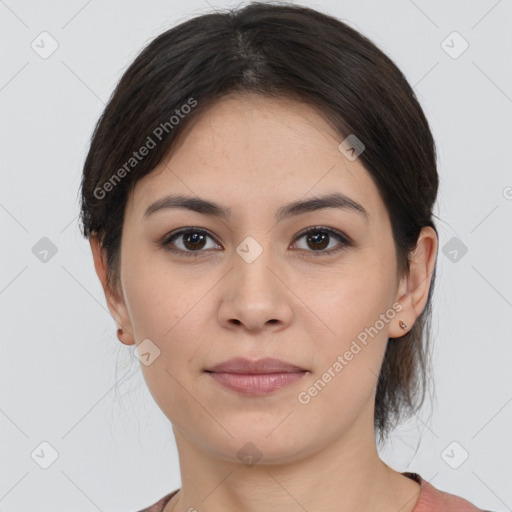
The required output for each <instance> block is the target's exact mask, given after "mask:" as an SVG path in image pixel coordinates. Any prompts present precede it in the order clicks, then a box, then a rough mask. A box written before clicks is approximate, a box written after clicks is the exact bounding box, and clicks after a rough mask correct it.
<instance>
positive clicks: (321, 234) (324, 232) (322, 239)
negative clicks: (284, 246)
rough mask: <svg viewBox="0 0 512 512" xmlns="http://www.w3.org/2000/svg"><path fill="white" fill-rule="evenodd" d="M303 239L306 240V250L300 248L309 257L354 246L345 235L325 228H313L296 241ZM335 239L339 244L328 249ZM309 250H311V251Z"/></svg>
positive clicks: (299, 236)
mask: <svg viewBox="0 0 512 512" xmlns="http://www.w3.org/2000/svg"><path fill="white" fill-rule="evenodd" d="M301 238H305V243H306V248H301V247H299V249H301V250H305V251H306V252H307V253H308V256H313V257H316V256H321V255H326V254H332V253H335V252H338V251H340V250H341V249H343V248H344V247H352V246H353V243H352V241H351V240H350V239H349V238H348V237H347V236H345V235H344V234H343V233H340V232H339V231H336V230H334V229H331V228H327V227H325V226H313V227H311V228H308V229H307V230H305V231H303V232H302V233H300V234H299V235H298V236H297V238H296V239H295V240H300V239H301ZM333 238H334V239H336V240H338V244H336V245H334V248H332V246H331V248H330V249H327V248H328V247H329V246H330V244H331V242H332V239H333ZM295 245H296V244H295ZM308 248H311V250H309V249H308ZM326 249H327V250H326Z"/></svg>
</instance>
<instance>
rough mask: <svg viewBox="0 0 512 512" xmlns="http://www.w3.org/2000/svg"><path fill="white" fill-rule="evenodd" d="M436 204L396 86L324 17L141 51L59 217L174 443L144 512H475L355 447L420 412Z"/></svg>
mask: <svg viewBox="0 0 512 512" xmlns="http://www.w3.org/2000/svg"><path fill="white" fill-rule="evenodd" d="M437 189H438V175H437V169H436V155H435V145H434V141H433V138H432V135H431V132H430V129H429V126H428V123H427V120H426V118H425V116H424V113H423V111H422V109H421V107H420V105H419V103H418V101H417V99H416V98H415V95H414V93H413V91H412V89H411V88H410V86H409V84H408V83H407V81H406V79H405V78H404V76H403V74H402V73H401V72H400V71H399V70H398V69H397V67H396V66H395V65H394V64H393V62H392V61H391V60H390V59H389V58H388V57H387V56H385V55H384V54H383V53H382V52H381V51H380V50H379V49H378V48H376V46H375V45H374V44H373V43H372V42H370V41H369V40H368V39H366V38H365V37H363V36H362V35H361V34H359V33H358V32H356V31H355V30H353V29H351V28H350V27H348V26H347V25H345V24H343V23H342V22H340V21H338V20H336V19H334V18H332V17H329V16H326V15H324V14H321V13H319V12H317V11H314V10H312V9H308V8H305V7H297V6H292V5H268V4H261V3H253V4H250V5H248V6H247V7H245V8H243V9H241V10H233V11H231V12H227V13H214V14H208V15H203V16H199V17H196V18H194V19H191V20H189V21H187V22H184V23H182V24H180V25H179V26H177V27H175V28H173V29H171V30H169V31H167V32H165V33H163V34H161V35H160V36H159V37H157V38H156V39H155V40H154V41H153V42H151V44H149V45H148V46H147V48H145V49H144V50H143V51H142V53H141V54H140V55H139V56H138V57H137V59H136V60H135V61H134V62H133V64H132V65H131V66H130V67H129V69H128V70H127V71H126V72H125V74H124V76H123V77H122V79H121V80H120V82H119V84H118V86H117V88H116V90H115V92H114V94H113V96H112V98H111V99H110V102H109V104H108V105H107V107H106V109H105V111H104V113H103V115H102V117H101V119H100V121H99V122H98V125H97V126H96V129H95V132H94V135H93V138H92V143H91V147H90V151H89V153H88V155H87V159H86V162H85V166H84V173H83V180H82V187H81V192H82V216H81V220H82V224H83V232H84V236H86V237H88V238H89V240H90V244H91V249H92V252H93V258H94V264H95V268H96V271H97V274H98V277H99V279H100V280H101V283H102V285H103V288H104V291H105V296H106V299H107V302H108V306H109V309H110V311H111V313H112V315H113V317H114V318H115V320H116V322H117V324H118V326H119V328H118V331H117V334H118V337H119V339H120V341H121V342H122V343H124V344H126V345H135V347H136V354H137V357H139V359H140V361H141V363H142V365H141V368H142V371H143V374H144V378H145V381H146V382H147V384H148V387H149V389H150V391H151V393H152V396H153V397H154V399H155V401H156V402H157V404H158V405H159V407H160V408H161V409H162V411H163V413H164V414H165V415H166V416H167V417H168V418H169V420H170V421H171V423H172V426H173V431H174V434H175V437H176V443H177V447H178V452H179V460H180V470H181V480H182V487H181V489H179V490H176V491H174V492H173V493H170V494H168V495H167V496H165V497H164V498H162V499H161V500H160V501H159V502H157V503H155V504H154V505H153V506H151V507H149V508H146V509H145V510H146V511H151V512H161V511H163V512H170V511H185V510H188V511H193V510H200V511H206V510H209V511H231V510H244V511H251V510H255V511H256V510H258V511H280V510H287V511H289V510H307V511H313V510H315V511H326V512H327V511H337V512H340V511H341V512H345V511H346V512H348V511H354V510H377V509H378V510H379V511H381V512H397V511H401V512H426V511H427V510H428V511H431V512H433V511H440V510H442V511H443V512H449V511H457V512H470V511H478V510H480V509H478V508H477V507H476V506H474V505H472V504H471V503H469V502H468V501H466V500H464V499H462V498H459V497H455V496H453V495H451V494H448V493H445V492H441V491H439V490H437V489H435V488H434V487H433V486H432V485H430V484H428V483H427V482H426V480H424V479H422V478H421V477H420V476H419V475H418V474H416V473H400V472H397V471H395V470H393V469H392V468H391V467H389V466H388V465H386V464H385V463H384V462H383V461H382V460H381V459H380V457H379V455H378V452H377V446H376V434H378V439H379V440H380V441H383V440H385V439H386V436H387V435H388V434H389V432H390V431H391V430H392V428H393V427H394V426H396V425H397V424H398V423H399V422H400V421H401V420H402V419H403V418H405V417H408V416H409V415H410V414H412V412H414V411H416V410H417V409H418V408H419V407H420V405H421V403H422V401H423V398H424V394H425V384H426V376H427V374H428V372H427V368H428V366H427V363H428V359H427V357H426V356H427V353H428V342H429V321H430V315H431V296H432V290H433V285H434V278H435V266H436V257H437V249H438V237H437V230H436V227H435V225H434V222H433V219H432V217H433V215H432V208H433V205H434V202H435V200H436V195H437Z"/></svg>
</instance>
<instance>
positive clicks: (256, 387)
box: [205, 358, 308, 395]
mask: <svg viewBox="0 0 512 512" xmlns="http://www.w3.org/2000/svg"><path fill="white" fill-rule="evenodd" d="M205 372H206V373H208V374H209V375H210V376H211V378H212V379H213V380H215V381H216V382H217V383H218V384H220V385H221V386H223V387H225V388H227V389H230V390H231V391H235V392H238V393H241V394H244V395H263V394H267V393H272V392H273V391H276V390H278V389H280V388H283V387H285V386H288V385H290V384H292V383H294V382H296V381H297V380H299V379H301V378H302V377H303V376H304V375H305V374H306V373H308V370H306V369H305V368H301V367H299V366H296V365H294V364H291V363H287V362H286V361H281V360H280V359H272V358H263V359H258V360H255V361H251V360H249V359H243V358H235V359H230V360H229V361H225V362H223V363H220V364H218V365H216V366H214V367H213V368H210V369H207V370H205Z"/></svg>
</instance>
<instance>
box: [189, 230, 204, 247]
mask: <svg viewBox="0 0 512 512" xmlns="http://www.w3.org/2000/svg"><path fill="white" fill-rule="evenodd" d="M186 239H187V241H186V243H185V245H187V244H188V243H189V240H191V244H192V246H193V247H192V249H197V247H195V245H196V244H197V243H199V242H201V241H202V239H204V236H203V235H202V234H201V233H193V234H191V235H188V236H187V237H186ZM188 248H189V249H190V247H188Z"/></svg>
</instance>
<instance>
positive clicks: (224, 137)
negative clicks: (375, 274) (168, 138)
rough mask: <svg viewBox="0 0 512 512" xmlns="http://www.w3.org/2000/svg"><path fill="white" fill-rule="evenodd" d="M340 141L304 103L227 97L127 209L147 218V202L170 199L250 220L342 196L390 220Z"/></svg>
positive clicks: (365, 174) (148, 179) (370, 182)
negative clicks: (209, 204)
mask: <svg viewBox="0 0 512 512" xmlns="http://www.w3.org/2000/svg"><path fill="white" fill-rule="evenodd" d="M343 139H344V137H342V136H341V135H340V134H339V133H338V132H337V131H336V130H335V129H334V128H333V127H332V126H331V125H330V124H329V123H328V122H327V121H326V120H325V119H324V118H323V116H322V115H321V113H320V112H319V111H318V110H317V109H316V108H315V107H313V106H311V105H308V104H306V103H301V102H298V101H295V100H292V99H289V98H271V97H263V96H260V95H256V94H243V95H230V96H227V97H225V98H222V99H221V100H219V101H217V102H216V103H214V104H213V105H212V106H211V107H209V108H208V109H207V110H205V111H204V112H203V113H202V114H201V116H200V117H199V118H197V119H195V120H194V124H193V126H192V128H191V129H190V132H189V133H188V134H187V137H186V138H185V140H184V141H183V143H182V144H181V145H180V146H178V147H177V148H176V149H175V150H174V151H173V152H172V153H171V154H170V155H169V156H168V157H167V158H165V159H164V160H163V161H162V162H161V163H160V164H159V165H158V166H157V167H156V168H155V169H154V170H153V171H152V172H151V173H149V174H148V175H147V176H145V177H144V178H142V179H141V180H139V182H138V183H137V185H136V187H135V189H134V192H133V194H132V196H131V197H130V198H129V208H128V210H130V212H132V213H133V214H136V215H137V216H138V217H142V215H143V213H144V210H145V209H146V208H147V206H148V205H149V204H150V203H152V202H154V201H156V200H158V199H159V198H161V197H162V196H163V195H164V194H165V193H170V192H172V193H180V194H186V195H189V196H192V197H193V196H200V197H201V198H207V199H211V200H213V201H215V202H221V203H222V204H225V205H226V206H229V207H230V209H231V210H233V211H234V213H235V214H236V213H240V214H241V215H243V212H245V213H246V214H247V215H252V214H253V213H255V212H258V211H261V209H262V207H265V208H266V209H267V208H268V209H273V210H277V209H278V208H279V207H280V206H281V205H282V204H283V203H288V202H292V201H296V200H298V199H300V198H306V197H314V196H319V195H325V194H330V193H333V192H341V193H343V194H345V195H348V196H349V197H351V198H352V199H353V200H354V201H357V202H359V203H360V204H363V206H364V208H365V209H366V210H367V211H368V213H369V216H370V218H373V217H375V218H379V217H382V215H387V212H386V210H385V208H384V205H383V203H382V200H381V198H380V194H379V192H378V189H377V188H376V186H375V184H374V182H373V180H372V178H371V176H370V174H369V173H368V171H367V170H366V169H365V167H364V166H363V164H362V162H361V161H360V159H356V160H354V161H350V160H349V159H348V158H347V157H346V156H345V155H344V154H343V153H342V152H341V151H340V150H339V147H338V146H339V144H340V143H341V142H342V141H343ZM127 213H128V212H127Z"/></svg>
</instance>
